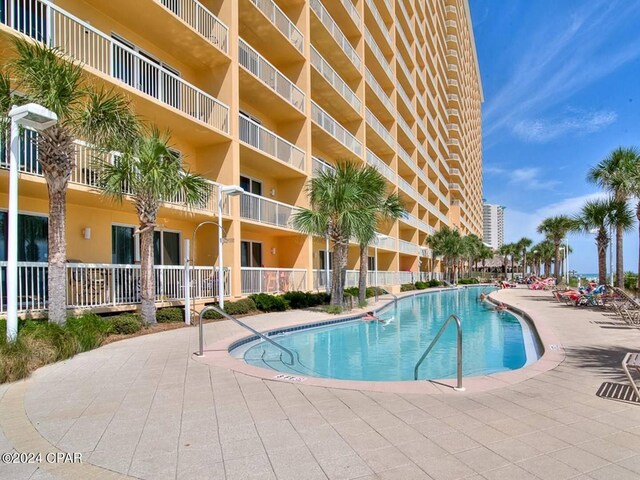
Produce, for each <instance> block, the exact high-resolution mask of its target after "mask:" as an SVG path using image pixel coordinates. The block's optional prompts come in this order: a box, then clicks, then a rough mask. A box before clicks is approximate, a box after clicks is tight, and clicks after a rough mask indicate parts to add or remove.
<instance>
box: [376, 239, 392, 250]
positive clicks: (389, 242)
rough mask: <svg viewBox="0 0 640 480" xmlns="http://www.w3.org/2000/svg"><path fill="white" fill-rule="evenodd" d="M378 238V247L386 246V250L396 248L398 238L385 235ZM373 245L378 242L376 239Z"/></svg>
mask: <svg viewBox="0 0 640 480" xmlns="http://www.w3.org/2000/svg"><path fill="white" fill-rule="evenodd" d="M377 240H378V243H377V247H378V248H384V249H386V250H395V249H396V239H395V238H393V237H388V236H383V237H378V238H377ZM371 245H376V242H375V241H374V242H373V243H372V244H371Z"/></svg>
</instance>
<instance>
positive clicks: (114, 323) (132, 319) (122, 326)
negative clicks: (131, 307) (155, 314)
mask: <svg viewBox="0 0 640 480" xmlns="http://www.w3.org/2000/svg"><path fill="white" fill-rule="evenodd" d="M106 320H107V321H108V322H110V323H111V331H112V332H113V333H118V334H120V335H131V334H133V333H137V332H139V331H140V330H142V327H143V326H144V324H143V322H142V319H141V318H140V315H137V314H135V313H123V314H121V315H114V316H113V317H107V318H106Z"/></svg>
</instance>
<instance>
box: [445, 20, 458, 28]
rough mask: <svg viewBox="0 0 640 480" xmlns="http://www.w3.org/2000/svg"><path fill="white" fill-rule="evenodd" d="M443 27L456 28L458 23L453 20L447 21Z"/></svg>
mask: <svg viewBox="0 0 640 480" xmlns="http://www.w3.org/2000/svg"><path fill="white" fill-rule="evenodd" d="M444 26H445V27H447V28H458V22H456V21H455V20H447V21H445V22H444Z"/></svg>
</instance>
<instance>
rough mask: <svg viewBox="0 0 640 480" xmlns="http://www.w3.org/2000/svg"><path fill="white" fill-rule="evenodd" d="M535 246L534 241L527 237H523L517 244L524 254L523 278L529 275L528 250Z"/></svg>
mask: <svg viewBox="0 0 640 480" xmlns="http://www.w3.org/2000/svg"><path fill="white" fill-rule="evenodd" d="M532 244H533V240H531V239H530V238H527V237H522V238H521V239H520V240H518V241H517V242H516V245H518V248H519V249H520V252H522V277H523V278H524V276H525V275H526V274H527V249H528V248H529V247H530V246H531V245H532Z"/></svg>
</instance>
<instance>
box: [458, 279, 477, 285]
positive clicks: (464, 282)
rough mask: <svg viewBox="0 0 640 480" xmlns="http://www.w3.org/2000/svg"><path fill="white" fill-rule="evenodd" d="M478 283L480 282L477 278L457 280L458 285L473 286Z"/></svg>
mask: <svg viewBox="0 0 640 480" xmlns="http://www.w3.org/2000/svg"><path fill="white" fill-rule="evenodd" d="M478 283H480V281H479V280H478V279H477V278H461V279H460V280H458V284H459V285H475V284H478Z"/></svg>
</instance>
